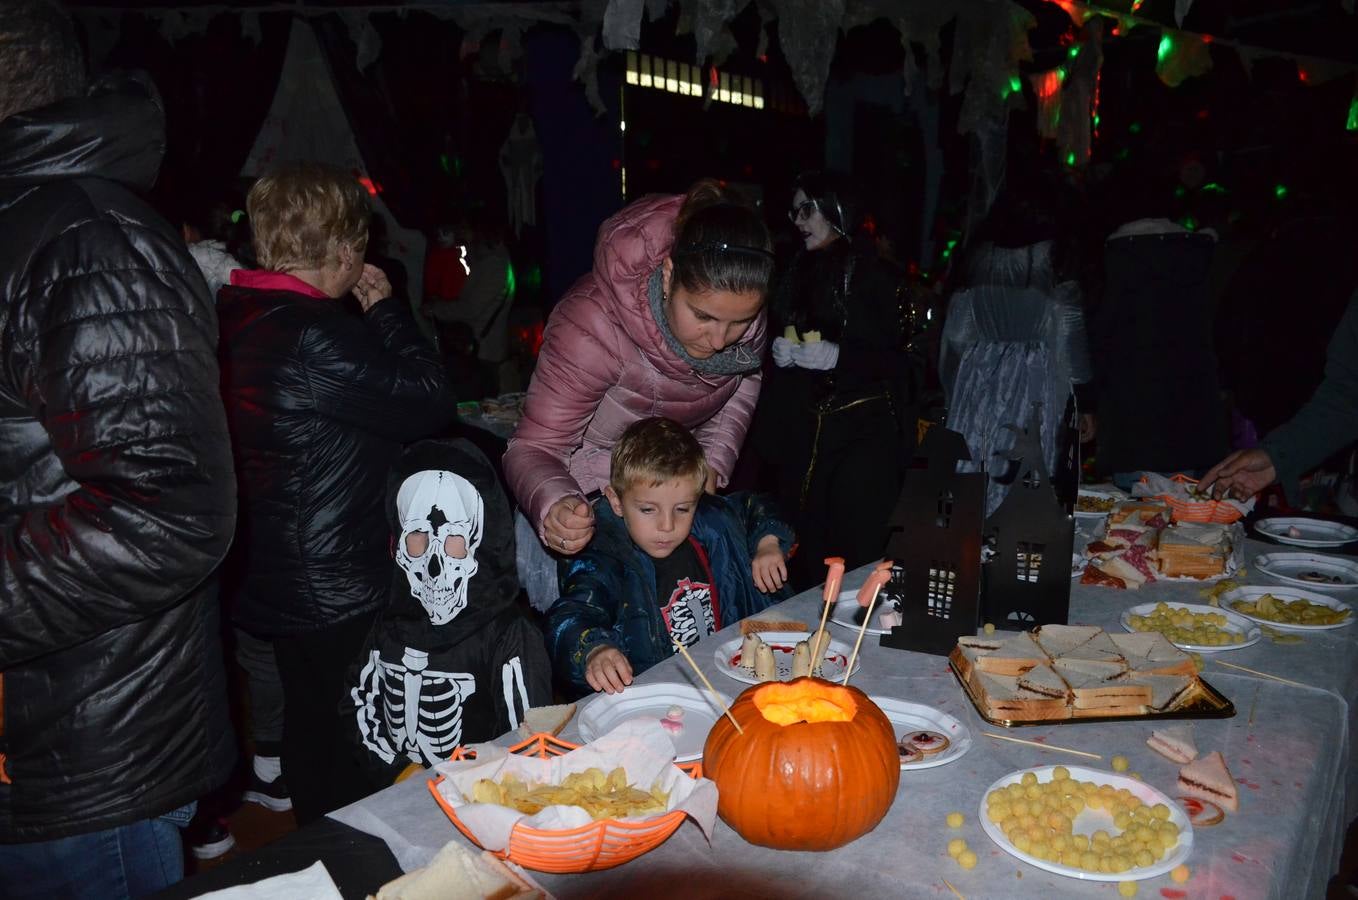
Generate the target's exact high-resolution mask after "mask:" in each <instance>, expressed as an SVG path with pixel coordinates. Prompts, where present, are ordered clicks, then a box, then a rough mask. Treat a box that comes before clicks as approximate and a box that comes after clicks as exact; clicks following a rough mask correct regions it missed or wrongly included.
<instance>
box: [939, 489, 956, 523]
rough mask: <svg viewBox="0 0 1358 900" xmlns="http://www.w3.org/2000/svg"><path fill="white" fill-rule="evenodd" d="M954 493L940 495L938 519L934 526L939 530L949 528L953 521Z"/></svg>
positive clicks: (948, 492) (946, 492)
mask: <svg viewBox="0 0 1358 900" xmlns="http://www.w3.org/2000/svg"><path fill="white" fill-rule="evenodd" d="M953 499H954V498H953V494H952V491H943V492H942V493H940V494H939V495H938V518H936V519H934V524H935V525H937V526H938V527H939V528H947V527H948V523H950V522H951V521H952V502H953Z"/></svg>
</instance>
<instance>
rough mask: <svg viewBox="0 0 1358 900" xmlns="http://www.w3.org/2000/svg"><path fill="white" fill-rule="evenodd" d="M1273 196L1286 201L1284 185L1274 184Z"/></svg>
mask: <svg viewBox="0 0 1358 900" xmlns="http://www.w3.org/2000/svg"><path fill="white" fill-rule="evenodd" d="M1273 196H1275V197H1277V198H1278V199H1279V200H1286V199H1287V185H1285V184H1275V185H1274V186H1273Z"/></svg>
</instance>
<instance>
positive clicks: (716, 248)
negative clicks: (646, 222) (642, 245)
mask: <svg viewBox="0 0 1358 900" xmlns="http://www.w3.org/2000/svg"><path fill="white" fill-rule="evenodd" d="M703 253H744V254H746V255H748V256H762V257H764V258H765V259H770V260H771V259H773V258H774V256H773V251H772V250H765V249H764V248H763V247H747V246H745V245H743V244H728V243H726V242H725V241H700V242H698V243H694V244H685V245H684V246H682V247H679V248H678V249H676V250H674V251H672V252H671V253H670V256H698V255H700V254H703Z"/></svg>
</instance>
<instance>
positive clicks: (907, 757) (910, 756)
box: [896, 735, 924, 766]
mask: <svg viewBox="0 0 1358 900" xmlns="http://www.w3.org/2000/svg"><path fill="white" fill-rule="evenodd" d="M909 737H910V736H909V735H906V736H905V737H904V738H902V739H901V742H900V743H899V744H897V745H896V750H897V752H899V753H900V755H901V765H903V766H908V765H910V764H911V763H917V762H920V761H921V760H923V759H924V754H923V753H922V752H920V749H919V748H918V747H916V746H915V745H914V744H911V743H910V740H909Z"/></svg>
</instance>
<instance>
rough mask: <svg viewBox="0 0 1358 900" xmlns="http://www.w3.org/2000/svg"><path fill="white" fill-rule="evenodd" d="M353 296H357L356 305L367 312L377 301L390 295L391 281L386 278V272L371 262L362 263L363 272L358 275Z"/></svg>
mask: <svg viewBox="0 0 1358 900" xmlns="http://www.w3.org/2000/svg"><path fill="white" fill-rule="evenodd" d="M354 296H355V297H357V298H358V305H359V306H361V307H363V311H364V312H367V311H368V310H370V309H372V308H373V306H374V305H376V304H377V303H378V302H379V301H382V300H385V299H387V298H388V297H390V296H391V282H390V281H388V280H387V274H386V273H385V272H383V271H382V270H381V269H379V268H377V266H375V265H373V264H372V263H364V264H363V273H362V274H361V275H359V276H358V284H356V285H354Z"/></svg>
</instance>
